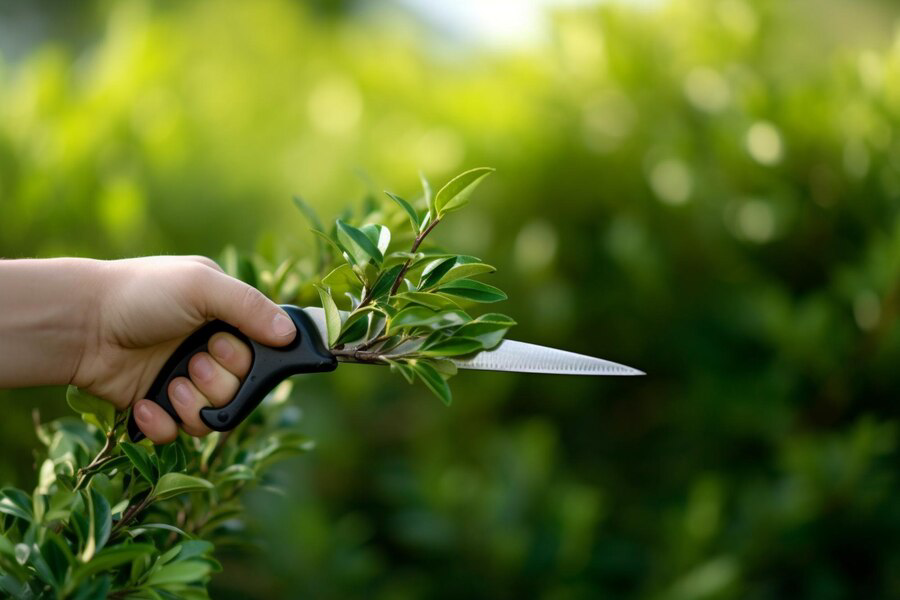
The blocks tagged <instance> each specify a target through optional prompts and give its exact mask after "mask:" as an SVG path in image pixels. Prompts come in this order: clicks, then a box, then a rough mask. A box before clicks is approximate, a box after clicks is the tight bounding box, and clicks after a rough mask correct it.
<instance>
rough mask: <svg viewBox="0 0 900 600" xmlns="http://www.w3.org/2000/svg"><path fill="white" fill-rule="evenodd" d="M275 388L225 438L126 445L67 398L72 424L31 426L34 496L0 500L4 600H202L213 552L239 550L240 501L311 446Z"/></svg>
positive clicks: (114, 419) (93, 411) (286, 388)
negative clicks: (36, 464)
mask: <svg viewBox="0 0 900 600" xmlns="http://www.w3.org/2000/svg"><path fill="white" fill-rule="evenodd" d="M290 386H291V384H290V382H285V383H283V384H282V385H281V387H280V388H279V389H277V390H276V392H275V393H274V394H273V395H272V396H270V397H269V398H268V399H267V401H266V402H265V403H264V404H263V406H262V407H261V408H260V409H259V410H257V411H256V412H254V414H253V415H252V416H251V417H250V418H249V419H248V420H247V421H246V422H245V423H243V424H241V425H240V426H239V427H238V428H237V429H235V430H233V431H231V432H229V433H228V434H219V433H213V434H211V435H209V436H207V437H206V438H202V439H201V438H191V437H188V436H181V437H179V438H178V439H177V440H176V441H175V442H172V443H170V444H166V445H164V446H154V445H152V444H151V443H150V442H149V441H145V442H142V443H140V444H133V443H131V442H129V441H127V433H126V432H125V429H126V427H125V422H126V416H127V413H126V412H121V413H118V414H116V413H115V412H114V409H113V408H112V405H110V404H109V403H107V402H104V401H102V400H99V399H97V398H94V397H92V396H90V395H88V394H85V393H84V392H82V391H80V390H78V389H77V388H74V387H70V388H69V390H68V394H67V399H68V402H69V406H71V408H72V409H73V410H75V411H76V412H78V413H80V415H81V417H82V418H81V420H79V419H77V418H74V417H63V418H60V419H56V420H54V421H51V422H50V423H45V424H41V423H38V424H37V426H36V427H37V435H38V439H40V441H41V443H42V444H43V445H44V447H45V448H44V451H43V458H42V460H41V462H40V469H39V481H38V484H37V487H36V488H35V489H34V492H33V493H31V494H28V493H26V492H24V491H22V490H20V489H16V488H13V487H5V488H3V489H2V490H0V514H2V518H0V590H2V592H3V593H4V594H6V595H8V596H11V597H15V598H78V599H83V600H84V599H89V598H98V599H99V598H107V597H109V598H126V597H127V598H156V599H159V598H175V597H177V598H207V597H208V595H207V589H206V585H207V583H208V582H209V578H210V575H211V574H212V573H214V572H216V571H218V570H220V569H221V566H220V564H219V562H218V561H217V560H216V559H215V558H213V556H212V552H213V549H214V548H215V547H216V546H228V545H244V544H245V542H244V541H243V540H242V532H241V517H242V514H243V512H244V508H243V505H242V502H241V499H240V493H241V492H242V491H243V490H245V489H246V488H248V487H250V486H254V485H259V484H260V483H263V484H264V483H265V476H266V472H267V470H268V469H269V467H270V466H271V465H272V464H274V463H275V462H277V461H279V460H282V459H284V458H285V457H287V456H290V455H292V454H296V453H299V452H304V451H306V450H308V449H309V448H310V447H311V443H310V441H309V440H307V439H306V438H305V437H303V436H302V435H301V434H300V433H299V431H298V430H297V426H296V422H295V420H296V419H295V417H292V413H293V411H292V410H291V408H292V407H291V406H290V405H288V404H286V402H285V400H286V398H287V397H288V395H289V392H290Z"/></svg>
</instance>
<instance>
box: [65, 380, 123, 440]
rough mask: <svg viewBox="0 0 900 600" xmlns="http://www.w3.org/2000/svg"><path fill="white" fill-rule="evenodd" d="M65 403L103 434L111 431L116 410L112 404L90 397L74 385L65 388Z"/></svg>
mask: <svg viewBox="0 0 900 600" xmlns="http://www.w3.org/2000/svg"><path fill="white" fill-rule="evenodd" d="M66 402H67V403H68V404H69V407H70V408H71V409H72V410H74V411H75V412H77V413H78V414H80V415H81V418H82V419H84V420H85V422H87V423H90V424H92V425H96V426H97V427H98V428H99V429H100V430H101V431H103V432H106V431H109V430H110V429H112V427H113V424H114V423H115V422H116V408H115V407H114V406H113V405H112V404H110V403H109V402H106V401H104V400H101V399H100V398H96V397H94V396H91V395H90V394H88V393H87V392H83V391H82V390H80V389H78V388H77V387H75V386H74V385H70V386H69V387H68V388H66Z"/></svg>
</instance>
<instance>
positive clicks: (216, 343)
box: [209, 338, 234, 360]
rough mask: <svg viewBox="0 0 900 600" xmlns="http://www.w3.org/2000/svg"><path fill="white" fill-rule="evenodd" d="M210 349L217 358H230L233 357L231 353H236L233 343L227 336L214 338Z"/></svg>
mask: <svg viewBox="0 0 900 600" xmlns="http://www.w3.org/2000/svg"><path fill="white" fill-rule="evenodd" d="M209 349H210V350H211V351H212V353H213V354H214V355H215V356H216V358H221V359H222V360H228V359H229V358H231V355H232V354H234V348H232V346H231V343H230V342H229V341H228V340H226V339H225V338H216V339H215V340H213V343H212V345H211V346H210V347H209Z"/></svg>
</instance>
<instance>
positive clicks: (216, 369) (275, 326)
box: [0, 256, 296, 444]
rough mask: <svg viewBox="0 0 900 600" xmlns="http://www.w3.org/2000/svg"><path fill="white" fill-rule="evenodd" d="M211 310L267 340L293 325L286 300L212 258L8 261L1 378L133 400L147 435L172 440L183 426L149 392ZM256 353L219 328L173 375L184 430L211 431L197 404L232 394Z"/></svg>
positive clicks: (3, 273) (285, 336) (289, 333)
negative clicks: (183, 372) (282, 304)
mask: <svg viewBox="0 0 900 600" xmlns="http://www.w3.org/2000/svg"><path fill="white" fill-rule="evenodd" d="M212 319H221V320H223V321H225V322H227V323H230V324H231V325H234V326H235V327H237V328H238V329H239V330H240V331H241V332H242V333H244V334H246V335H247V336H248V337H250V338H252V339H254V340H256V341H258V342H260V343H263V344H266V345H269V346H282V345H284V344H287V343H289V342H290V341H291V340H293V338H294V336H295V335H296V329H295V327H294V324H293V322H292V321H291V319H290V317H288V316H287V315H286V314H285V313H284V311H283V310H281V308H279V307H278V306H277V305H276V304H275V303H273V302H272V301H271V300H269V299H268V298H266V297H265V296H264V295H263V294H262V293H260V292H259V291H257V290H256V289H254V288H252V287H250V286H248V285H246V284H244V283H242V282H240V281H238V280H237V279H234V278H232V277H229V276H228V275H226V274H225V273H223V272H222V270H221V269H220V268H219V267H218V265H216V263H215V262H213V261H212V260H210V259H208V258H205V257H201V256H160V257H146V258H136V259H127V260H116V261H97V260H89V259H80V258H58V259H22V260H0V388H17V387H27V386H37V385H64V384H72V385H76V386H78V387H79V388H82V389H84V390H85V391H87V392H88V393H90V394H93V395H95V396H97V397H99V398H102V399H104V400H107V401H109V402H111V403H112V404H114V405H115V406H116V408H119V409H125V408H128V407H129V406H133V407H134V415H135V420H136V421H137V424H138V426H139V427H140V429H141V431H143V432H144V435H146V436H147V437H148V438H149V439H150V440H152V441H153V442H154V443H157V444H163V443H166V442H170V441H172V440H174V439H175V437H176V436H177V434H178V427H179V425H178V424H176V423H175V421H174V420H173V419H172V418H171V417H170V416H169V415H168V414H166V412H165V411H164V410H163V409H162V408H160V407H159V406H158V405H156V404H155V403H153V402H150V401H149V400H146V399H144V394H146V392H147V389H148V388H149V387H150V384H151V382H152V381H153V380H154V379H155V378H156V375H157V373H158V372H159V370H160V369H161V368H162V366H163V364H164V363H165V361H166V359H167V358H168V357H169V356H170V355H171V354H172V352H173V351H174V350H175V348H177V347H178V345H179V344H180V343H181V342H182V341H183V340H184V339H185V338H186V337H187V336H188V335H189V334H190V333H192V332H193V331H194V330H196V329H197V328H198V327H200V326H201V325H203V324H204V323H206V322H207V321H210V320H212ZM251 361H252V354H251V352H250V348H249V347H248V346H247V345H246V344H244V343H243V342H241V341H240V340H238V339H237V338H236V337H234V336H232V335H230V334H227V333H218V334H216V335H214V336H212V337H211V338H210V341H209V352H208V353H206V352H202V353H199V354H197V355H195V356H194V357H193V358H192V359H191V361H190V363H189V368H188V371H189V374H190V377H189V378H186V377H180V378H176V379H174V380H173V381H172V382H171V384H170V386H169V389H168V392H169V398H170V399H171V400H172V404H173V406H174V407H175V410H176V412H177V413H178V416H179V417H180V418H181V421H182V423H181V425H180V427H181V429H183V430H184V431H185V432H187V433H188V434H190V435H195V436H203V435H206V434H208V433H209V432H210V431H209V429H208V428H207V427H206V426H205V425H204V424H203V422H202V421H201V420H200V417H199V413H200V409H201V408H203V407H205V406H222V405H224V404H227V403H228V402H229V401H231V399H232V397H233V396H234V395H235V393H236V392H237V390H238V387H239V386H240V382H241V379H242V378H243V377H244V376H245V375H246V374H247V371H248V370H249V369H250V364H251Z"/></svg>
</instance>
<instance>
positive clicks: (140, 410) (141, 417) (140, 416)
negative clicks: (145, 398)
mask: <svg viewBox="0 0 900 600" xmlns="http://www.w3.org/2000/svg"><path fill="white" fill-rule="evenodd" d="M134 416H135V418H136V419H137V420H138V421H140V422H141V423H143V424H144V425H146V424H148V423H150V421H151V420H152V419H153V413H151V412H150V409H149V408H148V407H147V405H145V404H138V405H137V406H136V407H135V409H134Z"/></svg>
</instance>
